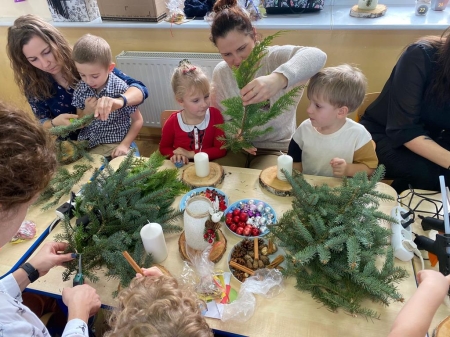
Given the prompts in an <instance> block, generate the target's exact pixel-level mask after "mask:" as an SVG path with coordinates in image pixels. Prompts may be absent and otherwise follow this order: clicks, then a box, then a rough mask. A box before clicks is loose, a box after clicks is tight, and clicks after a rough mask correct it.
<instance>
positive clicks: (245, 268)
mask: <svg viewBox="0 0 450 337" xmlns="http://www.w3.org/2000/svg"><path fill="white" fill-rule="evenodd" d="M230 266H231V267H233V268H235V269H239V270H240V271H243V272H244V273H247V274H249V275H250V276H253V275H254V274H255V272H254V271H253V270H251V269H250V268H247V267H245V266H243V265H242V264H239V263H237V262H234V261H230Z"/></svg>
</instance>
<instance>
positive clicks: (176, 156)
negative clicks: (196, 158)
mask: <svg viewBox="0 0 450 337" xmlns="http://www.w3.org/2000/svg"><path fill="white" fill-rule="evenodd" d="M174 153H175V151H174ZM170 161H171V162H172V163H174V164H175V166H176V165H177V163H181V164H183V165H184V164H187V163H189V158H187V157H185V156H183V155H182V154H174V155H173V156H172V157H171V158H170ZM178 165H179V164H178ZM177 167H178V166H177Z"/></svg>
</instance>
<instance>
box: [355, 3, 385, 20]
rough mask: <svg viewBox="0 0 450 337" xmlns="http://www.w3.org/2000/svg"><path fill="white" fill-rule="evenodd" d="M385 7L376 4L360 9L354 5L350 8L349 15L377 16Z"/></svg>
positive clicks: (368, 17) (360, 16) (380, 14)
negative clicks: (370, 7) (375, 5)
mask: <svg viewBox="0 0 450 337" xmlns="http://www.w3.org/2000/svg"><path fill="white" fill-rule="evenodd" d="M386 10H387V7H386V5H377V7H375V8H374V9H360V8H358V5H354V6H353V7H352V9H350V16H353V17H355V18H367V19H373V18H379V17H380V16H383V15H384V14H385V13H386Z"/></svg>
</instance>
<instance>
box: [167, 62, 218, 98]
mask: <svg viewBox="0 0 450 337" xmlns="http://www.w3.org/2000/svg"><path fill="white" fill-rule="evenodd" d="M171 84H172V90H173V93H174V95H175V99H176V100H177V101H179V102H181V101H182V100H183V96H184V95H185V94H189V93H191V92H195V91H197V90H198V91H200V92H201V93H202V94H203V95H207V94H209V92H210V87H209V80H208V77H206V75H205V73H204V72H203V71H202V70H201V69H200V68H199V67H198V66H194V65H192V64H191V63H190V62H189V61H188V60H181V61H180V64H179V66H178V67H177V68H175V70H174V72H173V75H172V80H171Z"/></svg>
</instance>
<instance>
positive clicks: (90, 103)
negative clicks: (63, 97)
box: [84, 97, 97, 115]
mask: <svg viewBox="0 0 450 337" xmlns="http://www.w3.org/2000/svg"><path fill="white" fill-rule="evenodd" d="M96 107H97V98H96V97H88V98H86V100H85V101H84V113H85V115H90V114H93V113H94V112H95V108H96Z"/></svg>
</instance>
